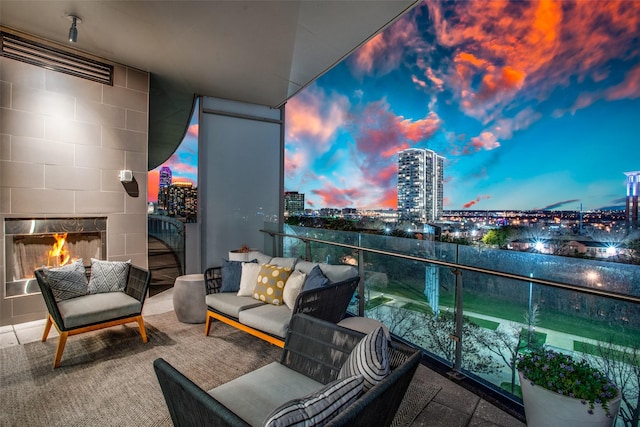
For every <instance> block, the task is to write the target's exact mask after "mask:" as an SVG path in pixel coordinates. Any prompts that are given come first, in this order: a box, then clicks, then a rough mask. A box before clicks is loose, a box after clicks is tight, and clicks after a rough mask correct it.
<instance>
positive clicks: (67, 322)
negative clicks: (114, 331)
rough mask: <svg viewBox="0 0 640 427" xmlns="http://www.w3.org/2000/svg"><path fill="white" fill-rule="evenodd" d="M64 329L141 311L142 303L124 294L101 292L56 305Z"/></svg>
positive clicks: (131, 314)
mask: <svg viewBox="0 0 640 427" xmlns="http://www.w3.org/2000/svg"><path fill="white" fill-rule="evenodd" d="M58 308H59V310H60V314H61V315H62V320H63V322H64V326H65V328H68V329H71V328H77V327H80V326H85V325H91V324H94V323H101V322H105V321H107V320H111V319H117V318H120V317H126V316H133V315H135V314H138V313H140V312H141V311H142V303H141V302H140V301H138V300H137V299H135V298H133V297H130V296H129V295H127V294H125V293H124V292H103V293H100V294H90V295H86V296H84V297H82V298H72V299H69V300H65V301H60V303H58Z"/></svg>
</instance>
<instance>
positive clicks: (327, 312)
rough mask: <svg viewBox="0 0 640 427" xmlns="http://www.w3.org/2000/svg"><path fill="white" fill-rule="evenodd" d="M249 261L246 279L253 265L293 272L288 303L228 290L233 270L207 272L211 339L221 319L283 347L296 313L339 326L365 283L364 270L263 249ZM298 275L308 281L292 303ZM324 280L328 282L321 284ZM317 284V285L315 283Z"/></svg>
mask: <svg viewBox="0 0 640 427" xmlns="http://www.w3.org/2000/svg"><path fill="white" fill-rule="evenodd" d="M247 259H250V260H251V261H249V262H245V263H242V273H241V275H242V277H241V279H242V280H244V279H245V277H244V275H245V273H246V269H247V268H249V267H253V268H255V269H258V268H260V267H264V266H274V267H278V268H284V269H288V270H290V272H291V275H290V276H289V277H288V280H286V283H285V285H284V290H285V291H284V292H285V298H284V300H285V301H284V302H285V303H282V302H281V303H280V304H274V303H272V302H271V303H270V302H268V301H267V302H265V301H263V300H261V299H260V298H259V297H258V296H257V295H256V294H254V293H252V292H251V291H249V292H248V293H247V292H245V293H244V294H242V290H240V291H239V290H238V289H236V288H235V287H232V290H231V291H225V288H224V281H225V274H228V272H226V271H225V269H224V268H222V271H221V272H219V271H215V272H214V271H213V270H220V268H218V267H216V268H212V269H207V271H205V274H204V277H205V281H206V282H207V292H208V294H207V295H206V297H205V302H206V304H207V315H206V322H205V330H204V333H205V335H209V332H210V329H211V324H212V321H213V320H214V319H215V320H219V321H221V322H223V323H226V324H228V325H231V326H233V327H235V328H238V329H240V330H242V331H245V332H247V333H249V334H251V335H254V336H256V337H258V338H261V339H263V340H265V341H268V342H270V343H271V344H274V345H276V346H279V347H283V346H284V340H285V337H286V333H287V330H288V328H289V322H290V321H291V318H292V316H293V315H294V314H298V313H305V314H309V315H311V316H314V317H317V318H320V319H323V320H326V321H328V322H331V323H338V322H339V321H340V320H342V319H343V317H344V316H345V313H346V311H347V308H348V306H349V303H350V301H351V300H352V298H353V296H354V292H355V291H356V289H357V287H358V283H359V282H360V277H359V276H358V271H357V270H356V269H355V268H354V267H352V266H349V265H332V264H325V263H313V262H308V261H303V260H298V259H296V258H272V257H270V256H268V255H265V254H263V253H262V252H258V251H254V252H251V253H250V254H248V255H247ZM245 264H253V265H245ZM223 267H224V266H223ZM296 274H297V275H298V277H304V279H302V280H303V282H299V283H298V284H297V288H296V289H298V290H297V291H296V292H295V294H293V296H294V297H293V298H292V299H291V300H290V301H287V298H286V293H287V291H289V289H290V288H289V287H290V286H291V287H293V286H295V285H294V284H293V283H292V282H293V281H294V277H295V275H296ZM318 275H319V276H318ZM319 277H322V278H324V279H321V278H319ZM252 280H253V281H255V279H252ZM318 280H324V281H322V283H321V284H319V283H318V282H317V281H318ZM311 281H313V282H314V283H311V284H310V282H311ZM258 282H259V280H258Z"/></svg>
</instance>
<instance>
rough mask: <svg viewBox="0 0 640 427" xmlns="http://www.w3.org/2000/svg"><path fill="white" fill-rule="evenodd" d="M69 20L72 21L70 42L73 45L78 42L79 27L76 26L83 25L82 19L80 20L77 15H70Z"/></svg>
mask: <svg viewBox="0 0 640 427" xmlns="http://www.w3.org/2000/svg"><path fill="white" fill-rule="evenodd" d="M67 19H68V20H70V21H71V28H69V41H70V42H71V43H77V42H78V27H77V26H76V24H79V23H81V22H82V19H80V18H78V17H77V16H75V15H69V16H67Z"/></svg>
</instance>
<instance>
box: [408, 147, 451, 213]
mask: <svg viewBox="0 0 640 427" xmlns="http://www.w3.org/2000/svg"><path fill="white" fill-rule="evenodd" d="M443 183H444V157H442V156H440V155H438V154H437V153H436V152H434V151H432V150H427V149H420V148H410V149H407V150H403V151H400V152H399V153H398V218H399V219H400V220H407V221H412V222H419V223H423V224H424V223H428V222H431V221H436V220H438V219H440V218H441V217H442V210H443V199H444V190H443Z"/></svg>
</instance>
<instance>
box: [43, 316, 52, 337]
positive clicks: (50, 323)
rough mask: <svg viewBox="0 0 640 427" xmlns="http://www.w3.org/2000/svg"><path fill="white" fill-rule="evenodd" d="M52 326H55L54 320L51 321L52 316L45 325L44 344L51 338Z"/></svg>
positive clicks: (48, 317)
mask: <svg viewBox="0 0 640 427" xmlns="http://www.w3.org/2000/svg"><path fill="white" fill-rule="evenodd" d="M52 324H53V320H52V319H51V316H47V323H45V325H44V332H43V334H42V342H45V341H46V340H47V337H48V336H49V332H50V331H51V325H52Z"/></svg>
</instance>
